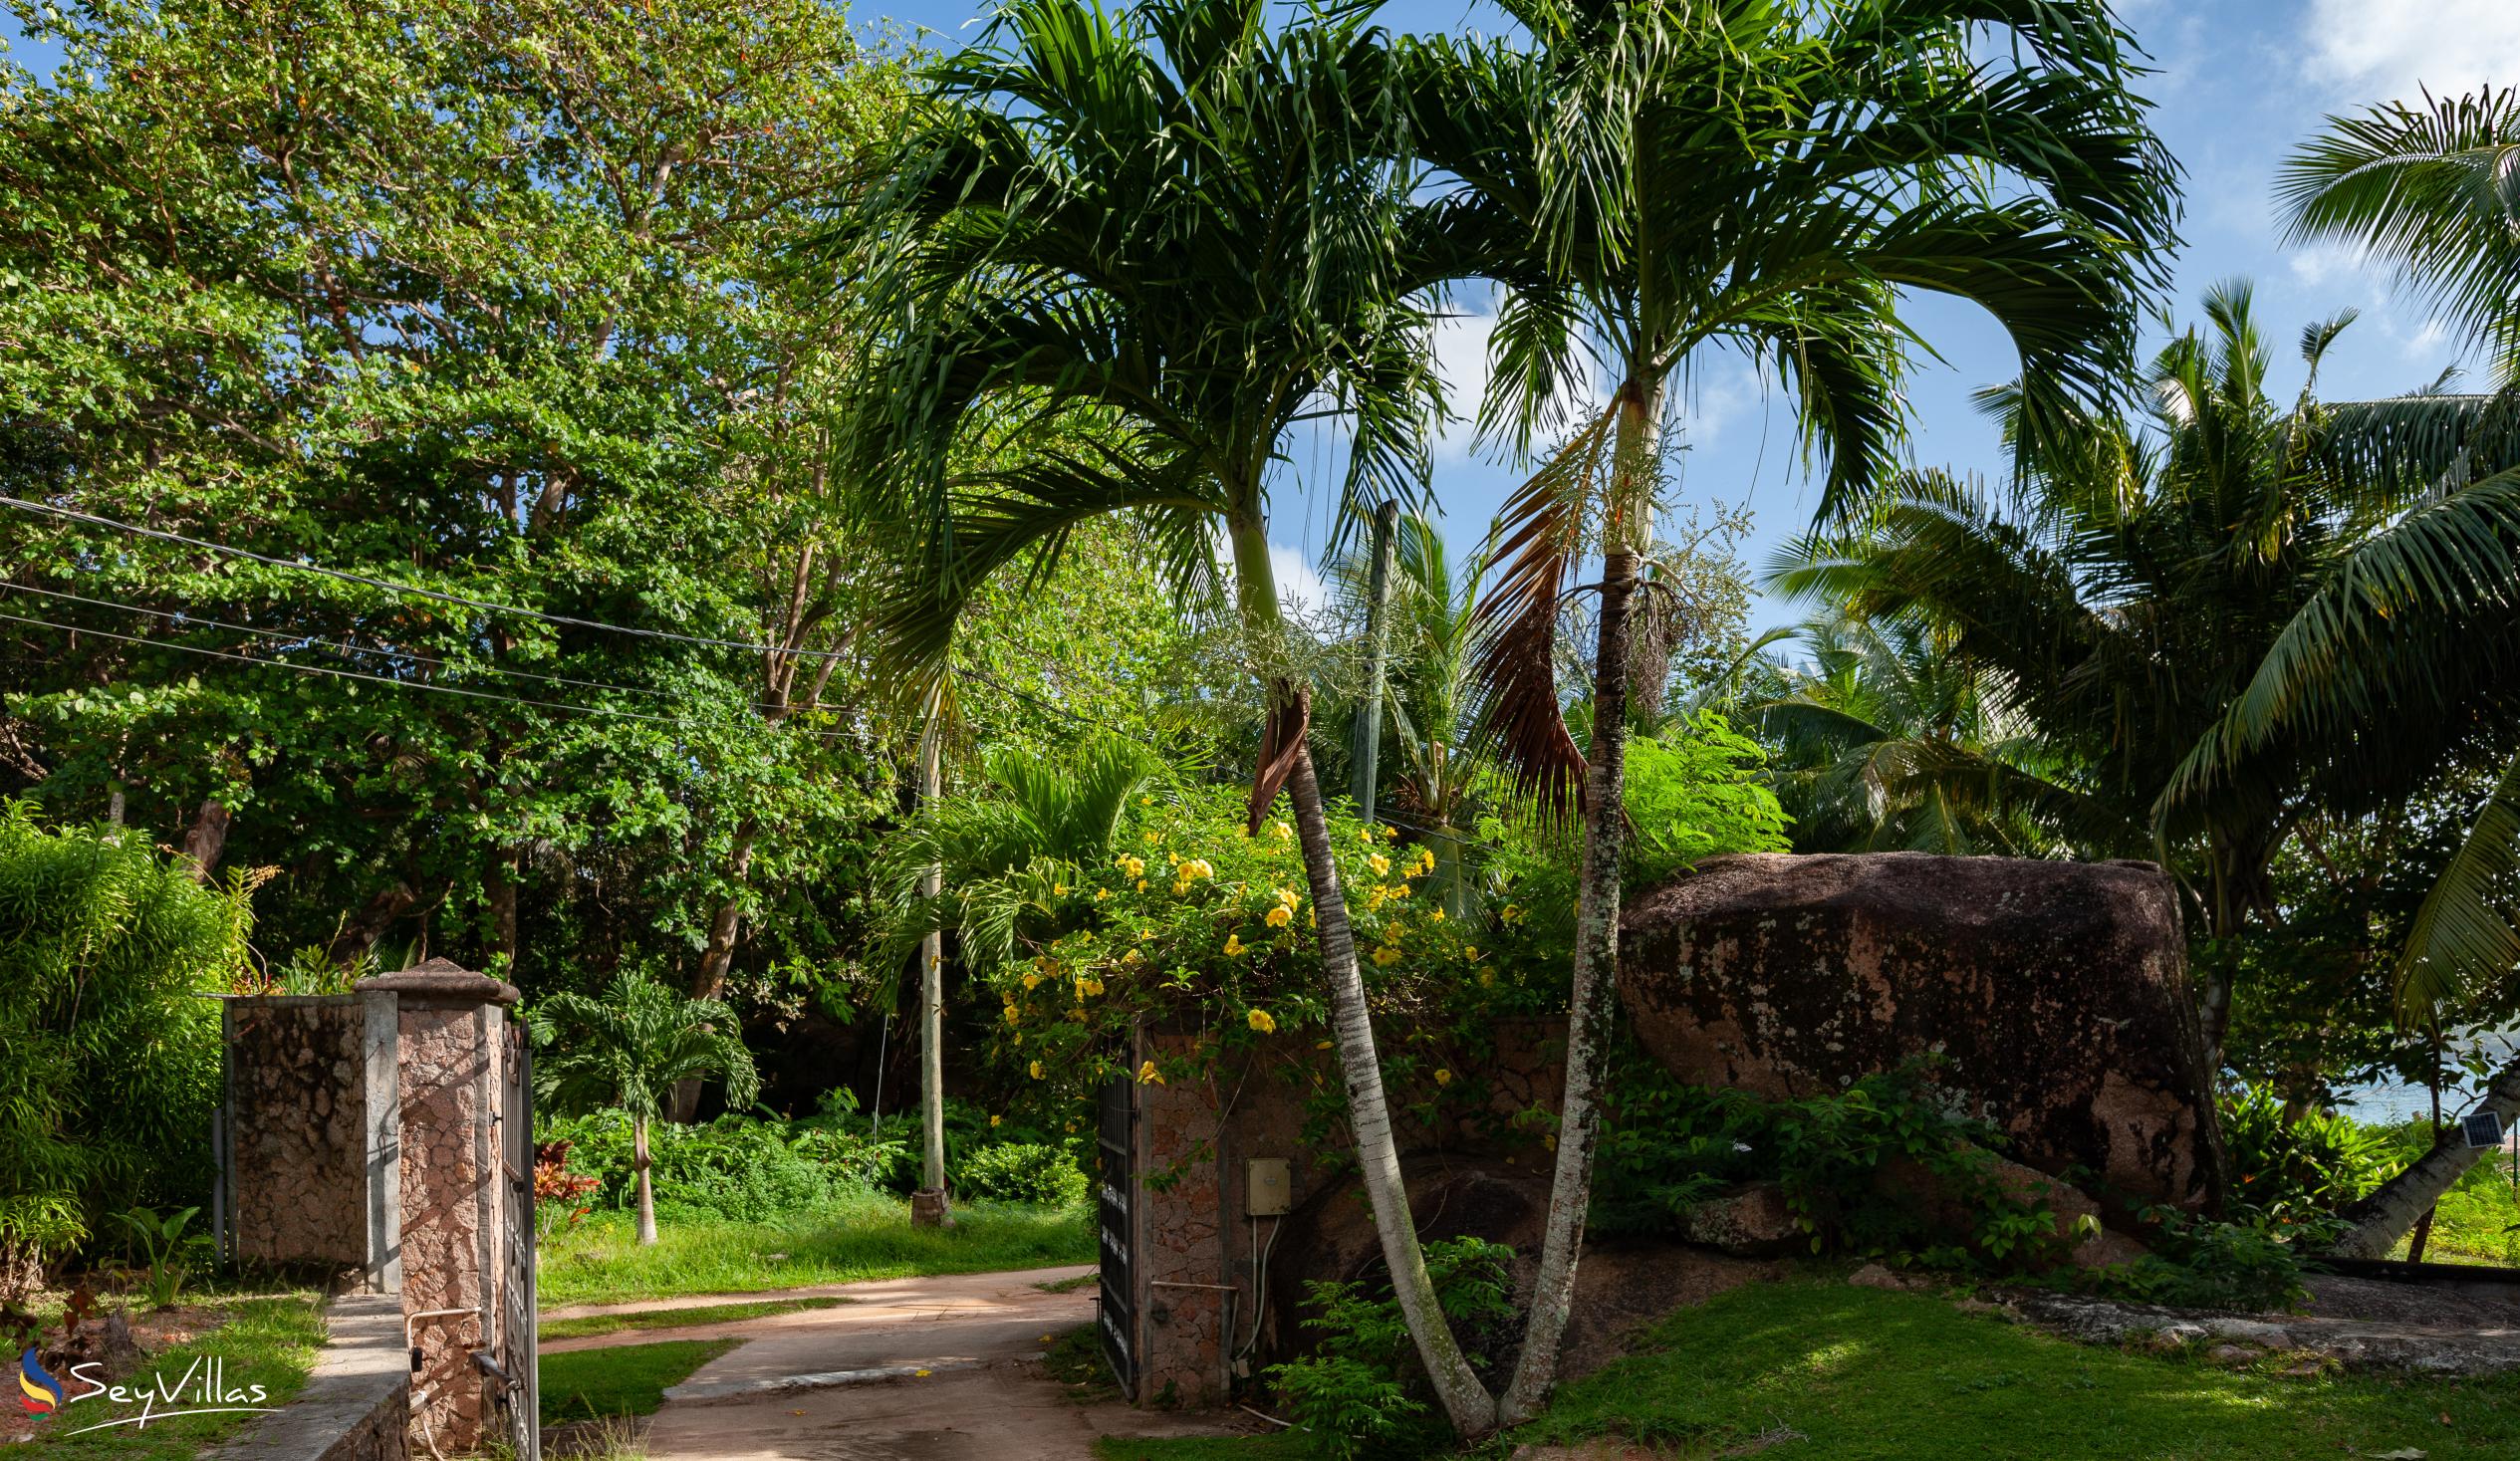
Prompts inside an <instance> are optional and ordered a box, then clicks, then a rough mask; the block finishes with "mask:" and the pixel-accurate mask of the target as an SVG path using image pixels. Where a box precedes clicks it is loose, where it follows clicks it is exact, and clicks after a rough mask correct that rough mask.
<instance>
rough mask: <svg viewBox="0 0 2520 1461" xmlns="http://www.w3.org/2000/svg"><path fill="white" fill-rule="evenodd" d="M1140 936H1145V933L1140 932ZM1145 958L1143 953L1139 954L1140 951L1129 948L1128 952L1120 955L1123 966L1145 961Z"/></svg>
mask: <svg viewBox="0 0 2520 1461" xmlns="http://www.w3.org/2000/svg"><path fill="white" fill-rule="evenodd" d="M1138 936H1139V937H1141V938H1142V937H1144V935H1143V934H1140V935H1138ZM1143 958H1144V956H1143V955H1141V954H1139V953H1138V952H1137V951H1136V950H1135V949H1130V950H1128V951H1127V952H1125V953H1123V954H1122V955H1121V956H1120V961H1121V964H1122V966H1123V967H1127V966H1128V965H1131V964H1135V963H1140V962H1142V961H1143Z"/></svg>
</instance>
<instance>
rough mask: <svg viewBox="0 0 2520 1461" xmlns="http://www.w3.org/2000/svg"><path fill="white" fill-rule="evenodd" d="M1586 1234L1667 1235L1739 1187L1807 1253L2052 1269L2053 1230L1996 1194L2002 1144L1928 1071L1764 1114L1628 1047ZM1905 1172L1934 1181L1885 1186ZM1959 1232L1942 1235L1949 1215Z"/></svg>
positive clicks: (2041, 1213)
mask: <svg viewBox="0 0 2520 1461" xmlns="http://www.w3.org/2000/svg"><path fill="white" fill-rule="evenodd" d="M1614 1061H1615V1067H1614V1074H1613V1077H1612V1079H1611V1080H1610V1081H1609V1082H1607V1083H1606V1084H1605V1090H1606V1091H1607V1092H1608V1093H1610V1095H1609V1096H1608V1097H1607V1100H1606V1105H1607V1113H1606V1119H1605V1120H1604V1123H1603V1132H1602V1138H1601V1148H1600V1156H1599V1158H1598V1171H1599V1177H1598V1179H1597V1180H1596V1182H1595V1186H1594V1207H1593V1214H1592V1219H1591V1226H1592V1228H1593V1230H1594V1231H1596V1232H1599V1233H1602V1234H1605V1235H1608V1234H1618V1233H1663V1232H1669V1231H1672V1230H1674V1229H1676V1228H1677V1227H1678V1226H1679V1225H1680V1223H1681V1222H1682V1220H1683V1219H1685V1218H1686V1216H1687V1214H1688V1210H1689V1208H1690V1207H1691V1206H1693V1205H1694V1204H1696V1203H1698V1202H1701V1201H1704V1200H1705V1199H1706V1198H1708V1197H1711V1196H1713V1195H1714V1194H1716V1193H1717V1192H1720V1191H1722V1190H1723V1189H1724V1188H1726V1187H1728V1186H1731V1185H1732V1184H1734V1183H1737V1182H1744V1181H1751V1180H1755V1179H1767V1180H1773V1181H1775V1182H1777V1183H1778V1184H1779V1185H1780V1186H1782V1187H1783V1188H1784V1190H1785V1198H1786V1202H1787V1204H1788V1206H1790V1207H1791V1208H1792V1209H1793V1212H1794V1214H1795V1216H1796V1217H1797V1218H1798V1219H1799V1220H1800V1222H1801V1224H1802V1226H1803V1228H1804V1230H1805V1231H1806V1232H1807V1233H1809V1234H1810V1246H1811V1250H1812V1251H1813V1252H1815V1253H1839V1254H1845V1255H1848V1256H1853V1257H1875V1256H1899V1255H1904V1256H1910V1257H1914V1258H1916V1259H1919V1260H1920V1261H1922V1262H1925V1263H1928V1264H1931V1265H1934V1266H1937V1267H1949V1268H1962V1269H1972V1270H1981V1271H1995V1272H2018V1271H2022V1270H2025V1269H2031V1268H2037V1267H2040V1266H2042V1265H2043V1264H2044V1263H2045V1262H2046V1261H2047V1260H2049V1259H2051V1258H2052V1257H2054V1254H2053V1252H2052V1248H2053V1236H2054V1224H2053V1217H2052V1215H2051V1214H2049V1213H2048V1212H2047V1211H2046V1209H2045V1208H2043V1207H2041V1206H2039V1205H2036V1204H2031V1203H2025V1202H2023V1201H2021V1200H2019V1199H2017V1198H2015V1197H2013V1196H2011V1195H2009V1194H2008V1193H2006V1192H2005V1191H2004V1189H2003V1188H2002V1187H2001V1186H1999V1185H1998V1184H1997V1183H1996V1182H1995V1180H1994V1177H1993V1172H1992V1166H1993V1162H1992V1156H1991V1153H1992V1152H1993V1151H1995V1150H1996V1149H1998V1148H1999V1147H2000V1146H2001V1144H2002V1134H2001V1133H2000V1132H1998V1131H1997V1130H1995V1129H1994V1128H1993V1127H1991V1126H1989V1125H1987V1124H1986V1123H1985V1122H1983V1121H1978V1120H1973V1119H1970V1118H1967V1117H1965V1116H1963V1115H1961V1114H1959V1113H1958V1112H1957V1110H1956V1109H1955V1107H1956V1105H1957V1103H1958V1102H1957V1097H1956V1096H1955V1095H1954V1093H1952V1092H1950V1091H1948V1090H1946V1089H1944V1088H1943V1087H1942V1086H1940V1085H1939V1084H1937V1080H1936V1070H1935V1068H1934V1066H1933V1065H1932V1064H1931V1063H1930V1062H1920V1063H1916V1064H1913V1065H1910V1066H1907V1067H1903V1068H1901V1069H1900V1070H1897V1071H1893V1072H1890V1073H1887V1074H1884V1075H1879V1076H1871V1077H1867V1078H1866V1079H1864V1080H1862V1081H1858V1082H1857V1083H1855V1084H1854V1085H1853V1086H1850V1087H1849V1088H1847V1089H1846V1090H1845V1091H1843V1092H1839V1093H1837V1094H1835V1095H1824V1096H1808V1097H1805V1098H1803V1099H1799V1100H1776V1101H1771V1100H1762V1099H1760V1098H1758V1097H1756V1096H1749V1095H1746V1094H1744V1093H1742V1092H1739V1091H1729V1090H1726V1091H1712V1090H1707V1089H1704V1088H1700V1087H1694V1086H1689V1085H1687V1084H1685V1083H1683V1082H1681V1081H1679V1080H1677V1079H1675V1078H1674V1077H1672V1076H1671V1075H1670V1073H1668V1072H1667V1071H1665V1070H1663V1069H1662V1068H1661V1066H1660V1065H1659V1064H1657V1063H1656V1062H1654V1061H1653V1060H1652V1059H1650V1058H1649V1057H1646V1056H1644V1055H1643V1054H1642V1053H1641V1052H1639V1051H1638V1050H1637V1049H1636V1047H1635V1046H1634V1045H1633V1044H1628V1045H1624V1046H1623V1047H1622V1048H1621V1049H1620V1050H1619V1051H1618V1052H1616V1053H1615V1055H1614ZM1891 1163H1901V1164H1905V1165H1908V1166H1911V1167H1913V1168H1916V1169H1921V1172H1922V1173H1923V1174H1925V1175H1926V1176H1927V1177H1929V1178H1930V1180H1928V1181H1922V1182H1920V1181H1918V1180H1916V1179H1915V1178H1914V1177H1913V1176H1905V1177H1901V1178H1900V1179H1898V1180H1890V1181H1886V1180H1884V1178H1883V1171H1884V1168H1885V1167H1886V1166H1889V1165H1890V1164H1891ZM1955 1205H1956V1206H1957V1207H1958V1208H1959V1209H1960V1210H1962V1211H1964V1212H1965V1213H1966V1214H1967V1222H1966V1224H1965V1226H1963V1227H1961V1228H1958V1229H1954V1228H1953V1227H1952V1226H1951V1224H1950V1221H1949V1215H1950V1211H1951V1209H1952V1208H1953V1207H1954V1206H1955Z"/></svg>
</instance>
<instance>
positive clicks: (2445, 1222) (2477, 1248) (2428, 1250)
mask: <svg viewBox="0 0 2520 1461" xmlns="http://www.w3.org/2000/svg"><path fill="white" fill-rule="evenodd" d="M2395 1256H2396V1257H2399V1258H2403V1257H2405V1256H2406V1245H2405V1244H2404V1243H2403V1242H2400V1243H2399V1244H2398V1245H2397V1251H2396V1255H2395ZM2423 1257H2424V1261H2425V1262H2427V1263H2484V1264H2494V1265H2497V1266H2500V1267H2505V1268H2515V1267H2520V1193H2515V1192H2514V1190H2513V1188H2512V1185H2511V1169H2510V1168H2509V1167H2508V1166H2506V1165H2504V1164H2503V1162H2502V1161H2501V1160H2499V1159H2495V1160H2490V1161H2482V1162H2478V1163H2477V1164H2476V1165H2475V1166H2473V1167H2470V1168H2468V1170H2467V1174H2466V1175H2465V1176H2464V1177H2461V1178H2460V1179H2459V1184H2458V1185H2457V1186H2456V1187H2453V1188H2451V1189H2450V1190H2449V1191H2448V1192H2446V1193H2444V1194H2442V1197H2441V1204H2440V1207H2439V1209H2438V1210H2437V1211H2436V1212H2435V1213H2434V1214H2433V1217H2432V1237H2431V1240H2430V1241H2429V1242H2427V1243H2426V1244H2425V1245H2424V1250H2423Z"/></svg>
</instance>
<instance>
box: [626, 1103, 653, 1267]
mask: <svg viewBox="0 0 2520 1461" xmlns="http://www.w3.org/2000/svg"><path fill="white" fill-rule="evenodd" d="M649 1165H650V1162H649V1160H648V1156H647V1118H646V1117H645V1116H632V1117H630V1171H631V1172H632V1173H633V1174H634V1175H635V1176H636V1178H637V1181H638V1241H639V1245H640V1246H641V1247H651V1246H653V1245H654V1244H655V1241H656V1188H655V1186H654V1184H653V1183H651V1182H649V1181H648V1179H647V1168H648V1166H649Z"/></svg>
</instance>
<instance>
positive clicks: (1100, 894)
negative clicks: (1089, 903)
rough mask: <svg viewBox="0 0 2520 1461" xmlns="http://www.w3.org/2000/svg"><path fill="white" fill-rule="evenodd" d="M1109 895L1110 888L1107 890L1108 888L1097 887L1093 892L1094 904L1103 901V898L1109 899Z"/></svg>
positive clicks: (1110, 893) (1110, 892)
mask: <svg viewBox="0 0 2520 1461" xmlns="http://www.w3.org/2000/svg"><path fill="white" fill-rule="evenodd" d="M1111 895H1112V890H1111V889H1110V888H1108V887H1098V888H1096V889H1095V890H1094V901H1096V902H1098V903H1099V902H1101V901H1103V900H1104V899H1105V898H1108V897H1110V896H1111Z"/></svg>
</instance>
